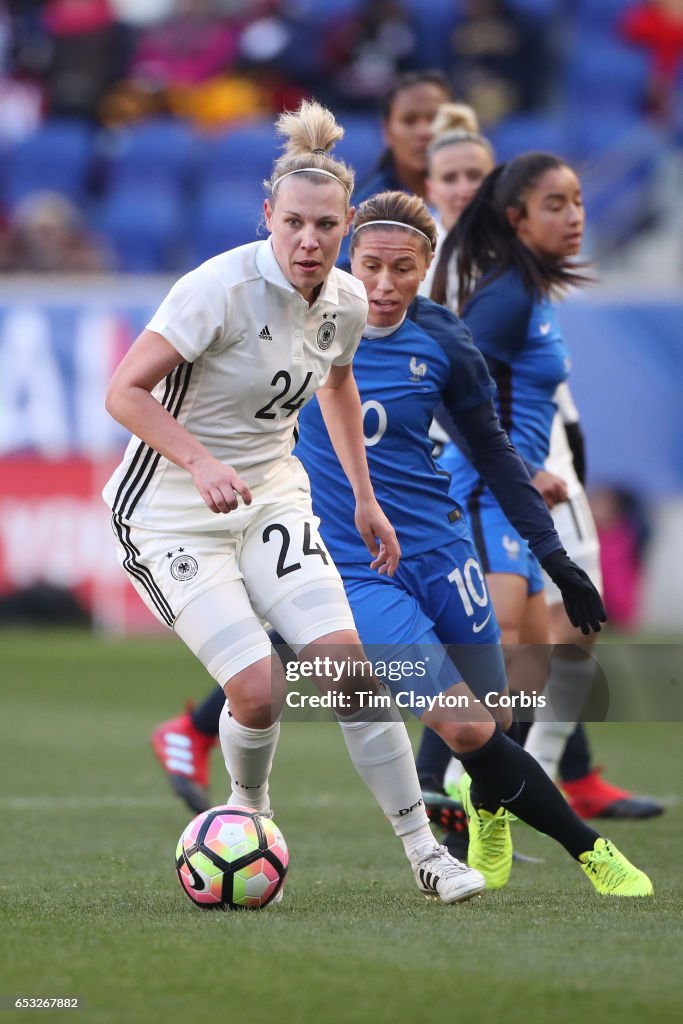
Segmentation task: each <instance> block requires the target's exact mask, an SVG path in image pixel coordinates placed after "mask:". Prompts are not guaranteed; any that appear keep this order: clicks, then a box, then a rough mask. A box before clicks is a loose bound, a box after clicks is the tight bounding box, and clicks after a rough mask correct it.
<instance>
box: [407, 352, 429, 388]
mask: <svg viewBox="0 0 683 1024" xmlns="http://www.w3.org/2000/svg"><path fill="white" fill-rule="evenodd" d="M426 373H427V364H426V363H418V361H417V359H416V358H415V356H411V357H410V377H409V378H408V380H411V381H412V382H413V383H414V384H419V383H420V382H421V381H422V380H423V379H424V376H425V374H426Z"/></svg>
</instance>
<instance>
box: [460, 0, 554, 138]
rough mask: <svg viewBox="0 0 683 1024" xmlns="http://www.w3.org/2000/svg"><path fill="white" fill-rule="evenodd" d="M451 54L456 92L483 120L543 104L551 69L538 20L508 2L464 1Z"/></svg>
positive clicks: (545, 35)
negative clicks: (461, 18) (461, 16)
mask: <svg viewBox="0 0 683 1024" xmlns="http://www.w3.org/2000/svg"><path fill="white" fill-rule="evenodd" d="M451 50H452V54H453V68H452V77H453V83H454V87H455V92H456V94H457V95H458V96H459V97H460V98H461V99H463V100H464V101H465V102H466V103H468V104H470V105H471V106H473V107H474V108H475V110H476V111H477V113H478V115H479V117H480V119H481V120H482V121H483V122H485V123H487V124H491V123H495V122H496V121H499V120H500V119H501V118H503V117H506V116H507V115H509V114H513V113H517V112H519V111H528V110H538V109H542V108H543V106H544V105H545V103H546V101H547V97H548V90H549V86H550V84H551V68H550V60H549V51H548V33H547V26H546V25H545V23H544V22H543V21H541V20H540V19H537V18H533V17H530V16H528V15H525V14H523V13H522V12H521V11H520V10H519V9H518V8H517V7H514V6H512V5H510V4H509V3H507V2H506V0H464V4H463V20H462V21H461V23H460V24H459V25H458V27H457V28H456V29H455V31H454V33H453V37H452V43H451Z"/></svg>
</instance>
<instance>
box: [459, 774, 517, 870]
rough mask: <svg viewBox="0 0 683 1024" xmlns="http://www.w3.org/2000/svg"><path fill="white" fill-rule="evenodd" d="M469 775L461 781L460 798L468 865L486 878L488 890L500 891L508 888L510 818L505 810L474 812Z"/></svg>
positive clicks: (510, 838) (510, 852)
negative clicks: (465, 816) (465, 823)
mask: <svg viewBox="0 0 683 1024" xmlns="http://www.w3.org/2000/svg"><path fill="white" fill-rule="evenodd" d="M471 785H472V780H471V778H470V777H469V775H467V774H465V775H463V777H462V779H461V780H460V799H461V800H462V805H463V807H464V808H465V814H466V815H467V822H468V827H469V833H470V842H469V847H468V850H467V863H468V864H469V865H470V867H471V868H475V869H476V870H477V871H480V872H481V873H482V875H483V876H484V878H485V879H486V888H487V889H502V888H503V886H504V885H507V882H508V879H509V877H510V871H511V869H512V836H511V835H510V822H511V821H514V817H513V815H511V814H510V812H509V811H506V810H505V808H504V807H499V808H498V810H497V811H496V813H495V814H493V813H492V812H491V811H484V810H477V809H476V808H475V807H474V805H473V804H472V798H471V797H470V786H471Z"/></svg>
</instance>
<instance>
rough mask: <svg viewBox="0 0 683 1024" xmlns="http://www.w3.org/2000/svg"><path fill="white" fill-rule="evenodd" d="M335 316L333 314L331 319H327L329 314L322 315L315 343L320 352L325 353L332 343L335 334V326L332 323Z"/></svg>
mask: <svg viewBox="0 0 683 1024" xmlns="http://www.w3.org/2000/svg"><path fill="white" fill-rule="evenodd" d="M336 316H337V314H336V313H333V314H332V317H331V318H329V313H323V322H322V323H321V325H320V327H319V328H318V334H317V337H316V341H317V343H318V348H319V349H320V351H321V352H327V350H328V348H329V347H330V345H331V344H332V342H333V341H334V336H335V334H336V333H337V325H336V323H335V322H334V321H335V318H336Z"/></svg>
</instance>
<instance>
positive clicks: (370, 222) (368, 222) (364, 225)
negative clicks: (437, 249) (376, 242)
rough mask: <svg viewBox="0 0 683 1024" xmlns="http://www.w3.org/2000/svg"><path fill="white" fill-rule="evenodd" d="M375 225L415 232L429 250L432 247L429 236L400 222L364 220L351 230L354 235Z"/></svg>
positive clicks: (410, 225)
mask: <svg viewBox="0 0 683 1024" xmlns="http://www.w3.org/2000/svg"><path fill="white" fill-rule="evenodd" d="M375 224H391V225H393V227H395V228H405V229H406V231H416V232H417V234H418V235H422V237H423V238H426V239H427V241H428V242H429V248H430V249H431V247H432V240H431V238H430V237H429V235H425V233H424V231H420V229H419V228H416V227H413V225H412V224H404V223H403V221H401V220H366V221H364V222H363V223H362V224H359V225H358V227H355V228H354V229H353V233H354V235H355V234H356V232H357V231H360V229H361V228H374V226H375Z"/></svg>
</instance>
